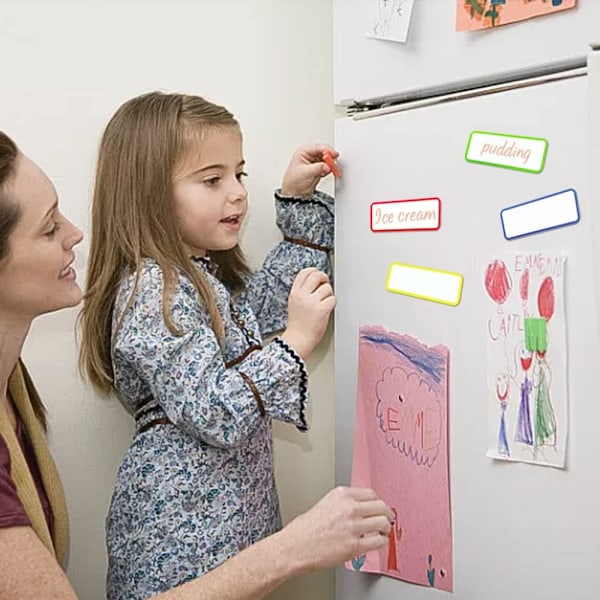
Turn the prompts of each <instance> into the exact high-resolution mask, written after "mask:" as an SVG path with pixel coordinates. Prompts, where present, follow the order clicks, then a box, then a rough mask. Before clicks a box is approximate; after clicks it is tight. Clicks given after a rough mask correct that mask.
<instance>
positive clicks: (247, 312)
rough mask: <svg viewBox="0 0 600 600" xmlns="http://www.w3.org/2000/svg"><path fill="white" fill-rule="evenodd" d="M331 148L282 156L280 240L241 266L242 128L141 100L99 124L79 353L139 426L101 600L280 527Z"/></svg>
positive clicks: (169, 100)
mask: <svg viewBox="0 0 600 600" xmlns="http://www.w3.org/2000/svg"><path fill="white" fill-rule="evenodd" d="M324 150H329V151H331V152H332V155H333V157H336V156H337V152H335V151H333V150H332V149H330V148H328V147H327V146H316V145H315V146H311V147H306V148H303V149H300V150H299V151H297V152H296V153H295V154H294V156H293V157H292V160H291V162H290V165H289V167H288V169H287V171H286V173H285V175H284V178H283V183H282V187H281V189H280V190H278V191H277V192H276V193H275V199H276V205H277V224H278V226H279V228H280V229H281V230H282V232H283V236H284V241H282V242H281V243H279V244H278V245H277V246H276V247H275V248H274V249H273V250H272V251H271V252H270V254H269V255H268V257H267V259H266V261H265V263H264V265H263V267H262V269H261V270H260V271H259V272H257V273H256V274H252V273H250V270H249V269H248V267H247V266H246V263H245V262H244V258H243V255H242V253H241V251H240V249H239V246H238V241H239V235H240V227H241V225H242V222H243V220H244V217H245V216H246V211H247V195H246V190H245V188H244V185H243V177H244V176H245V173H244V159H243V154H242V137H241V132H240V128H239V125H238V123H237V122H236V120H235V119H234V118H233V116H232V115H231V114H230V113H229V112H228V111H227V110H226V109H225V108H223V107H220V106H217V105H215V104H212V103H210V102H207V101H206V100H204V99H202V98H199V97H196V96H184V95H179V94H162V93H150V94H146V95H143V96H140V97H137V98H134V99H132V100H130V101H128V102H126V103H125V104H124V105H123V106H121V108H119V110H118V111H117V113H116V114H115V115H114V116H113V118H112V119H111V121H110V122H109V124H108V126H107V128H106V130H105V132H104V135H103V138H102V143H101V146H100V153H99V158H98V170H97V178H96V186H95V192H94V200H93V210H92V237H91V247H90V257H89V264H88V281H87V292H86V294H85V304H84V308H83V311H82V315H81V326H82V346H81V363H82V366H83V368H84V370H85V372H86V373H87V375H88V376H89V378H90V380H91V381H92V383H93V384H94V385H95V386H96V387H97V388H98V389H99V390H101V391H103V392H110V391H112V390H114V391H115V392H116V394H117V396H118V398H119V400H120V401H121V403H122V404H123V405H124V406H125V408H126V409H127V410H128V411H129V412H130V413H132V414H133V416H134V418H135V421H136V435H135V437H134V439H133V441H132V444H131V446H130V448H129V450H128V452H127V454H126V456H125V458H124V460H123V462H122V464H121V467H120V469H119V472H118V475H117V481H116V485H115V490H114V494H113V498H112V502H111V506H110V510H109V514H108V518H107V545H108V553H109V571H108V590H107V594H108V598H109V599H110V600H117V599H127V600H135V599H138V598H140V599H141V598H147V597H149V596H152V595H153V594H156V593H158V592H161V591H164V590H166V589H170V588H172V587H174V586H176V585H178V584H180V583H182V582H184V581H186V580H189V579H191V578H193V577H195V576H197V575H199V574H202V573H205V572H207V571H209V570H211V569H213V568H214V567H216V566H217V565H219V564H220V563H222V562H223V561H225V560H226V559H227V558H229V557H230V556H232V555H234V554H236V553H238V552H239V551H241V550H242V549H243V548H245V547H247V546H249V545H250V544H252V543H253V542H255V541H257V540H259V539H261V538H263V537H265V536H267V535H269V534H271V533H272V532H274V531H275V530H277V529H278V528H279V527H280V515H279V506H278V498H277V492H276V489H275V481H274V473H273V459H272V441H271V420H272V419H278V420H282V421H286V422H289V423H293V424H294V425H296V426H297V427H298V428H299V429H301V430H305V429H306V427H307V425H306V418H305V412H306V402H307V380H308V378H307V373H306V368H305V364H304V360H305V359H306V358H307V356H308V355H309V354H310V352H311V351H312V350H313V348H314V347H315V346H316V344H317V343H318V342H319V341H320V340H321V338H322V336H323V334H324V332H325V329H326V326H327V322H328V318H329V314H330V312H331V311H332V309H333V307H334V305H335V298H334V296H333V293H332V290H331V286H330V285H329V282H328V276H327V274H326V273H327V272H328V271H329V257H328V251H329V250H330V249H331V247H332V243H333V203H332V199H331V198H330V197H329V196H327V195H325V194H323V193H321V192H317V191H315V187H316V185H317V183H318V181H319V180H320V179H321V177H323V176H325V175H327V174H328V173H329V168H328V167H327V166H326V165H325V164H324V163H323V162H321V158H322V152H323V151H324ZM308 267H312V268H308ZM284 328H285V330H284V331H283V333H282V334H281V335H280V336H278V337H275V338H274V339H273V340H272V341H271V342H270V343H268V344H263V336H265V335H266V334H269V333H273V332H278V331H281V330H283V329H284Z"/></svg>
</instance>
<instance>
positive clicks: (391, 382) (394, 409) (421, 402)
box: [375, 367, 443, 467]
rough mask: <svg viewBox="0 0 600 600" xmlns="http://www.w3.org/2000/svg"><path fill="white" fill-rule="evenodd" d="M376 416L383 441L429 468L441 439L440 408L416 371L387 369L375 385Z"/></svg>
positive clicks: (435, 395) (438, 401) (436, 396)
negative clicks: (383, 437) (383, 436)
mask: <svg viewBox="0 0 600 600" xmlns="http://www.w3.org/2000/svg"><path fill="white" fill-rule="evenodd" d="M375 394H376V397H377V405H376V415H377V421H378V425H379V429H380V430H381V432H382V433H383V434H384V435H385V441H386V443H387V444H389V445H390V446H392V447H393V448H396V449H397V450H398V451H399V452H401V453H402V454H404V455H405V456H406V457H408V458H410V459H411V460H412V461H413V462H414V463H415V464H417V465H425V466H428V467H430V466H431V465H432V464H433V463H434V461H435V459H436V457H437V455H438V453H439V447H440V443H441V439H442V417H443V415H442V408H441V403H440V397H439V396H438V393H437V392H436V390H434V389H433V388H432V387H430V386H429V385H428V384H427V383H426V382H425V381H424V380H423V378H422V377H421V375H420V374H419V373H418V372H417V370H405V369H403V368H402V367H392V368H387V369H385V370H384V371H383V373H382V374H381V379H379V381H378V382H377V384H376V386H375Z"/></svg>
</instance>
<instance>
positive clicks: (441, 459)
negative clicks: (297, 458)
mask: <svg viewBox="0 0 600 600" xmlns="http://www.w3.org/2000/svg"><path fill="white" fill-rule="evenodd" d="M447 379H448V349H447V348H446V347H445V346H441V345H439V346H435V347H430V346H426V345H425V344H423V343H421V342H420V341H419V340H417V339H415V338H413V337H411V336H408V335H401V334H399V333H396V332H393V331H388V330H386V329H384V328H383V327H379V326H375V325H364V326H362V327H361V328H360V334H359V361H358V390H357V404H356V429H355V438H354V456H353V465H352V485H355V486H366V487H371V488H373V489H374V490H376V491H377V493H378V494H379V495H380V497H381V498H382V499H383V500H385V502H387V503H388V505H389V506H391V507H394V514H395V519H394V523H393V525H392V530H391V532H390V536H389V543H388V545H387V547H385V548H382V549H381V550H378V551H372V552H368V553H367V554H366V556H365V559H364V562H363V563H362V564H361V565H360V570H361V571H362V572H369V573H380V574H383V575H388V576H391V577H395V578H398V579H403V580H405V581H409V582H411V583H416V584H420V585H424V586H431V585H435V587H437V588H439V589H443V590H447V591H452V585H453V577H452V573H453V569H452V524H451V515H450V487H449V472H448V471H449V470H448V390H447ZM431 555H433V556H435V557H436V559H435V560H436V565H437V568H438V573H440V574H441V573H442V572H443V573H444V575H443V576H441V575H440V576H439V577H435V578H433V575H432V573H433V570H432V569H433V567H432V568H424V565H428V566H429V563H428V557H430V556H431ZM347 566H348V568H349V569H352V570H357V568H356V567H357V563H356V561H354V563H352V562H350V563H348V565H347ZM432 581H435V583H434V584H432V583H431V582H432Z"/></svg>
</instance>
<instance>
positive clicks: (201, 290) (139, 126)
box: [79, 92, 249, 393]
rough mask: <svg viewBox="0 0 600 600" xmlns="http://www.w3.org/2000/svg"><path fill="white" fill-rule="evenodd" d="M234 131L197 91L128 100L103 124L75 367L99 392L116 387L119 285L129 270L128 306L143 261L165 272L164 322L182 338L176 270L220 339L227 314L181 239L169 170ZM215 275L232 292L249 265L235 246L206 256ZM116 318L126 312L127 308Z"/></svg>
mask: <svg viewBox="0 0 600 600" xmlns="http://www.w3.org/2000/svg"><path fill="white" fill-rule="evenodd" d="M223 127H225V128H235V129H237V130H239V124H238V122H237V121H236V120H235V118H234V117H233V115H232V114H231V113H230V112H229V111H228V110H227V109H225V108H223V107H222V106H218V105H216V104H213V103H211V102H208V101H207V100H204V99H203V98H200V97H198V96H188V95H183V94H166V93H160V92H151V93H148V94H144V95H141V96H138V97H136V98H133V99H131V100H129V101H127V102H125V103H124V104H123V105H122V106H121V107H120V108H119V109H118V110H117V112H116V113H115V114H114V116H113V117H112V119H111V120H110V121H109V123H108V125H107V127H106V129H105V131H104V134H103V136H102V140H101V142H100V150H99V155H98V166H97V171H96V182H95V189H94V199H93V205H92V226H91V239H90V253H89V259H88V269H87V289H86V292H85V295H84V305H83V309H82V311H81V313H80V326H81V349H80V355H79V362H80V368H81V370H82V371H83V372H84V373H85V374H86V375H87V377H88V378H89V380H90V381H91V383H92V384H93V385H94V386H95V387H96V388H97V389H98V390H99V391H101V392H104V393H107V392H109V391H111V389H112V388H113V370H112V362H111V346H112V341H111V337H112V336H111V330H112V318H113V308H114V302H115V297H116V294H117V290H118V288H119V283H120V281H121V280H122V278H123V277H125V276H128V275H132V274H134V273H135V277H136V280H135V286H134V289H133V292H132V294H131V297H130V298H129V302H128V305H127V307H126V309H125V311H126V310H127V309H128V308H129V306H130V305H131V303H132V302H133V297H134V294H135V292H136V290H137V286H138V283H139V277H140V267H141V264H142V260H143V259H144V258H151V259H154V260H155V261H156V262H157V263H158V265H159V267H160V269H161V271H162V274H163V279H164V287H163V318H164V320H165V323H166V325H167V327H168V328H169V329H170V330H171V332H172V333H173V334H174V335H182V334H183V332H182V331H180V330H179V328H178V327H177V326H176V324H175V323H174V322H173V319H172V318H171V315H170V308H171V301H172V294H173V290H174V288H175V285H176V283H177V280H178V275H179V273H180V272H182V273H185V274H186V275H187V276H188V277H189V279H190V280H191V281H192V283H193V284H194V286H195V288H196V290H197V291H198V295H199V297H200V300H201V302H203V303H204V305H205V306H206V308H207V310H208V312H209V315H210V319H211V325H212V327H213V329H214V331H215V333H216V334H217V337H218V338H219V340H222V339H223V336H224V328H223V320H222V317H221V315H220V314H219V310H218V307H217V303H216V300H215V297H214V292H213V290H212V287H211V286H210V284H209V282H208V280H207V278H206V276H205V275H204V273H203V271H202V270H201V269H198V267H197V266H196V265H195V264H194V263H193V261H192V259H191V258H190V256H188V253H187V251H186V248H185V245H184V243H183V240H182V238H181V235H180V232H179V228H178V226H177V221H176V217H175V210H174V200H173V181H174V175H175V173H176V172H177V171H178V170H179V169H180V168H181V166H182V165H183V164H184V163H185V160H186V159H187V158H188V156H189V154H190V153H191V152H198V150H199V148H200V144H201V143H202V140H203V139H205V138H206V135H207V133H208V132H210V131H211V130H215V129H218V128H223ZM208 255H209V256H210V257H211V258H212V259H213V260H214V262H215V263H216V264H217V265H218V271H217V276H218V277H219V279H220V280H221V281H223V283H224V284H225V285H226V286H227V287H228V288H229V289H230V290H231V291H232V292H233V293H236V292H239V291H240V290H241V289H243V286H244V276H245V275H247V274H248V272H249V268H248V266H247V264H246V261H245V259H244V255H243V254H242V251H241V250H240V248H239V246H236V247H235V248H233V249H231V250H225V251H214V252H210V251H209V252H208ZM125 311H123V314H122V315H120V317H119V318H120V319H122V318H123V315H124V313H125Z"/></svg>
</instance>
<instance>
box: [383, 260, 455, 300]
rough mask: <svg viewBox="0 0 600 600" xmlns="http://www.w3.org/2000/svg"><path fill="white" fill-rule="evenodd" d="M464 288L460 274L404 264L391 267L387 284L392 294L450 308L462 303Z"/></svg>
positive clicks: (395, 264)
mask: <svg viewBox="0 0 600 600" xmlns="http://www.w3.org/2000/svg"><path fill="white" fill-rule="evenodd" d="M462 287H463V276H462V275H461V274H459V273H452V272H450V271H440V270H438V269H430V268H429V267H418V266H415V265H406V264H403V263H392V264H391V265H390V268H389V271H388V276H387V282H386V288H387V290H388V291H390V292H394V293H396V294H404V295H405V296H412V297H413V298H421V299H422V300H430V301H432V302H439V303H441V304H448V305H450V306H457V305H458V304H459V303H460V298H461V295H462Z"/></svg>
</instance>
